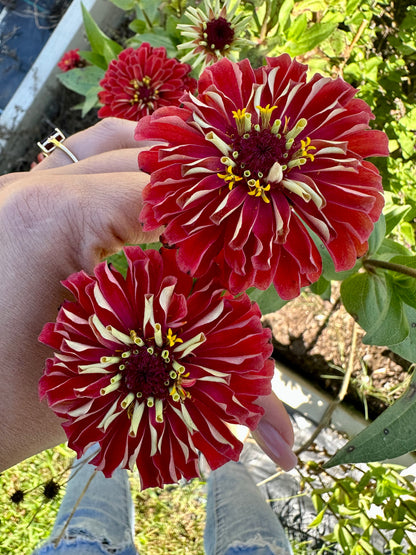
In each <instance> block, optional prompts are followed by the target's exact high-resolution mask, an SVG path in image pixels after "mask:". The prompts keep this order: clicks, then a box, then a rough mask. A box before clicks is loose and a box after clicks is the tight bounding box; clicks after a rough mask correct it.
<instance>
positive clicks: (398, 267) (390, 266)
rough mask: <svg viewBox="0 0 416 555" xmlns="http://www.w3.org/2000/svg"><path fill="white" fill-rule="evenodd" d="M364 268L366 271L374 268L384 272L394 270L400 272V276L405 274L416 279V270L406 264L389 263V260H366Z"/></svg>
mask: <svg viewBox="0 0 416 555" xmlns="http://www.w3.org/2000/svg"><path fill="white" fill-rule="evenodd" d="M363 266H364V268H365V269H366V270H372V269H373V268H382V269H383V270H392V271H393V272H398V273H399V274H404V275H406V276H410V277H413V278H416V268H409V266H405V265H404V264H395V263H394V262H387V260H375V259H373V258H367V260H364V262H363Z"/></svg>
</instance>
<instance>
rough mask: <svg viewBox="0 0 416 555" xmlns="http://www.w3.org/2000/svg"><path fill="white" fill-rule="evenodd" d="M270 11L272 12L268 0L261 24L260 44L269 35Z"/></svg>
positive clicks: (268, 0)
mask: <svg viewBox="0 0 416 555" xmlns="http://www.w3.org/2000/svg"><path fill="white" fill-rule="evenodd" d="M270 12H271V4H270V0H266V12H265V14H264V19H263V24H262V26H261V32H260V39H259V42H260V44H262V43H263V42H264V40H265V39H266V36H267V31H268V24H269V19H270Z"/></svg>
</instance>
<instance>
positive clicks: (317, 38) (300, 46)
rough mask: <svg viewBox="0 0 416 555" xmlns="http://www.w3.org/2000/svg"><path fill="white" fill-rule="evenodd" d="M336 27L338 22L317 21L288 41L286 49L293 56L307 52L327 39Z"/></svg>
mask: <svg viewBox="0 0 416 555" xmlns="http://www.w3.org/2000/svg"><path fill="white" fill-rule="evenodd" d="M336 28H337V24H336V23H315V24H314V25H312V26H311V27H309V28H308V29H306V30H303V31H301V32H300V35H299V36H298V37H296V38H295V40H294V41H292V40H290V41H289V42H288V43H286V45H285V49H286V51H287V52H288V54H290V55H292V56H299V55H301V54H305V53H306V52H309V51H310V50H312V49H313V48H315V46H317V45H318V44H320V43H321V42H322V41H324V40H325V39H327V38H328V37H329V36H330V35H331V33H332V32H333V31H335V29H336Z"/></svg>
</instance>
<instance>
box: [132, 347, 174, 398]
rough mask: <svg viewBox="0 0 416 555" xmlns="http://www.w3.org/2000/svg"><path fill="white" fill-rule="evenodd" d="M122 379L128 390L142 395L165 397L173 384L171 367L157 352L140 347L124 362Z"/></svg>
mask: <svg viewBox="0 0 416 555" xmlns="http://www.w3.org/2000/svg"><path fill="white" fill-rule="evenodd" d="M124 366H125V369H124V372H123V379H124V383H125V385H126V387H127V389H128V390H130V391H132V392H133V393H136V394H137V393H139V394H141V396H142V397H144V398H148V397H156V398H158V399H166V398H167V397H168V396H169V387H170V386H172V385H173V383H174V380H172V379H171V377H170V375H169V372H170V371H171V370H172V367H171V366H170V365H169V364H168V363H166V362H165V361H164V359H163V358H162V357H161V356H160V355H159V354H156V353H154V354H151V353H149V351H148V350H147V349H146V348H145V347H142V348H140V349H135V350H134V351H133V352H132V353H131V355H130V356H129V358H128V359H126V361H125V362H124Z"/></svg>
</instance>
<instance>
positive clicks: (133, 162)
mask: <svg viewBox="0 0 416 555" xmlns="http://www.w3.org/2000/svg"><path fill="white" fill-rule="evenodd" d="M135 125H136V124H135V123H134V122H129V121H124V120H120V119H115V118H107V119H105V120H103V121H101V122H100V123H99V124H97V125H96V126H94V127H92V128H90V129H87V130H85V131H82V132H81V133H77V134H76V135H74V136H72V137H69V138H68V139H67V140H65V145H66V146H67V147H68V148H69V149H70V150H71V151H72V152H73V153H74V155H75V156H76V157H77V158H78V160H79V162H77V163H76V164H74V163H73V162H72V161H71V159H70V158H69V157H68V156H67V155H66V154H65V153H64V152H62V151H60V150H58V149H57V150H55V152H53V153H52V155H51V156H50V157H48V158H46V159H45V160H44V161H42V162H41V163H40V164H39V165H38V166H36V168H35V169H33V170H32V171H30V172H25V173H15V174H9V175H5V176H1V177H0V235H1V242H0V260H1V262H2V264H1V267H0V277H1V290H0V311H1V314H2V322H3V329H2V333H1V334H0V347H1V353H2V362H1V363H0V377H1V383H2V392H1V399H0V421H1V425H0V445H1V446H2V448H1V450H0V471H1V470H2V469H4V468H7V467H8V466H10V465H12V464H15V463H16V462H18V461H20V460H22V459H23V458H25V457H27V456H30V455H32V454H34V453H36V452H39V451H40V450H42V449H45V448H48V447H51V446H53V445H56V444H57V443H59V442H62V441H65V439H66V438H65V434H64V432H63V430H62V428H61V426H60V423H59V421H58V419H57V418H56V417H54V415H53V414H52V413H51V411H50V410H49V409H48V407H47V406H46V404H44V403H42V404H41V403H40V402H39V399H38V393H37V391H38V380H39V378H40V376H41V373H42V369H43V366H44V361H45V359H46V358H47V357H48V356H50V350H49V349H48V348H47V347H45V346H43V345H41V344H40V343H39V342H38V340H37V338H38V335H39V333H40V331H41V329H42V327H43V325H44V324H45V323H46V322H48V321H53V320H55V317H56V314H57V310H58V308H59V305H60V304H61V303H62V301H63V298H64V289H63V287H62V286H61V285H60V281H61V280H63V279H66V278H67V277H68V276H69V275H70V274H72V273H74V272H77V271H79V270H81V269H84V270H85V271H86V272H92V270H93V268H94V266H95V265H96V264H97V263H98V262H99V261H100V260H101V259H102V258H104V257H105V256H107V255H109V254H112V253H113V252H116V251H118V250H119V249H120V248H121V247H122V246H123V245H124V244H125V243H145V242H152V241H156V240H157V239H158V236H159V232H158V231H157V232H156V233H154V232H153V233H151V234H149V233H143V232H142V229H141V226H140V224H139V221H138V214H139V213H140V210H141V207H142V198H141V192H142V189H143V187H144V186H145V185H146V183H147V181H148V178H147V176H146V175H145V174H143V173H141V172H139V170H138V166H137V155H138V152H139V148H138V143H137V142H136V141H135V140H134V129H135Z"/></svg>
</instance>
